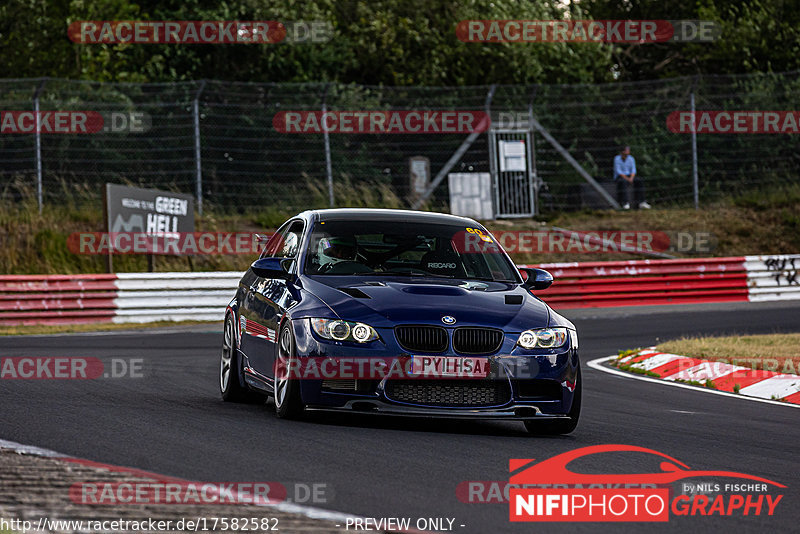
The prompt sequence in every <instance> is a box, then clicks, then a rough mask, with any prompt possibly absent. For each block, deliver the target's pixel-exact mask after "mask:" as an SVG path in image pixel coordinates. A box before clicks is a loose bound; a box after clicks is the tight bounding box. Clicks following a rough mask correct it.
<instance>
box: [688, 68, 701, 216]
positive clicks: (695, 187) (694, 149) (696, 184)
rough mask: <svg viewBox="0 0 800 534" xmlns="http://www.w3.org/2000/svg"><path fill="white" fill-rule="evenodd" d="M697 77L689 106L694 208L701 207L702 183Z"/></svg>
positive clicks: (690, 95)
mask: <svg viewBox="0 0 800 534" xmlns="http://www.w3.org/2000/svg"><path fill="white" fill-rule="evenodd" d="M696 86H697V79H695V81H693V82H692V92H691V93H689V106H690V109H691V112H692V188H693V190H694V209H696V210H699V209H700V184H699V180H698V177H697V122H696V119H695V112H694V92H695V87H696Z"/></svg>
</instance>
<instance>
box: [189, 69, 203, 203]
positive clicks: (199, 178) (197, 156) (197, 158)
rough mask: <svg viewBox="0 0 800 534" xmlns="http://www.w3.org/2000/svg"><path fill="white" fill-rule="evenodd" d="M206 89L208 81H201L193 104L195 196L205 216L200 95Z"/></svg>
mask: <svg viewBox="0 0 800 534" xmlns="http://www.w3.org/2000/svg"><path fill="white" fill-rule="evenodd" d="M205 87H206V81H205V80H200V87H199V88H198V89H197V92H196V93H195V95H194V101H193V103H192V118H193V119H194V164H195V186H196V189H195V195H196V196H197V213H199V214H200V215H202V214H203V162H202V160H201V157H202V156H201V153H200V94H201V93H202V92H203V89H205Z"/></svg>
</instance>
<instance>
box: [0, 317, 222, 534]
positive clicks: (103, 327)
mask: <svg viewBox="0 0 800 534" xmlns="http://www.w3.org/2000/svg"><path fill="white" fill-rule="evenodd" d="M198 324H205V325H209V326H211V325H215V324H217V323H216V321H156V322H153V323H125V324H116V323H100V324H59V325H19V326H6V325H2V326H0V336H25V335H47V334H71V333H78V332H104V331H109V330H145V329H148V328H162V327H169V326H189V325H198ZM220 331H221V330H220ZM0 534H2V532H0Z"/></svg>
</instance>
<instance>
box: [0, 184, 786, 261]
mask: <svg viewBox="0 0 800 534" xmlns="http://www.w3.org/2000/svg"><path fill="white" fill-rule="evenodd" d="M298 187H300V188H304V189H303V190H304V191H305V198H307V205H306V206H305V207H307V208H314V207H320V206H325V205H326V204H327V191H326V190H324V189H323V188H320V186H319V184H315V183H313V182H307V183H303V182H302V180H301V182H300V183H299V184H298ZM335 196H336V205H337V207H366V206H370V207H384V208H403V207H405V206H407V203H406V202H405V201H404V200H403V199H401V198H399V197H398V196H397V195H396V194H394V192H393V191H392V190H391V188H389V187H388V186H386V185H385V184H384V185H381V184H371V183H359V182H356V181H352V180H349V179H342V180H340V181H339V182H337V186H336V194H335ZM297 211H299V210H297V209H286V208H283V207H281V205H280V203H275V204H273V205H270V206H265V207H264V209H262V210H259V211H257V212H247V211H239V210H237V209H234V208H227V209H222V208H221V207H215V206H214V205H213V204H209V205H207V206H206V212H205V214H204V215H203V216H199V215H198V216H196V218H195V228H196V231H198V232H206V231H210V232H217V231H218V232H257V233H262V232H263V233H268V232H271V231H273V230H274V229H275V228H277V227H278V226H279V225H280V224H281V223H282V222H283V221H284V220H286V219H287V218H288V217H290V216H291V215H293V214H294V213H296V212H297ZM799 214H800V186H787V187H784V188H772V189H770V190H764V191H750V192H747V193H745V194H741V195H739V196H731V197H729V198H727V199H722V200H719V201H716V202H714V203H706V204H704V205H703V209H701V210H694V209H691V208H674V209H652V210H633V211H614V210H598V211H581V212H568V213H558V214H549V215H545V216H542V217H537V218H536V219H535V220H534V219H514V220H498V221H487V222H486V226H487V227H488V228H489V229H490V230H491V231H492V232H501V231H545V230H548V229H549V227H550V226H556V227H561V228H568V229H571V230H576V231H585V232H618V231H623V230H624V231H629V232H648V231H651V232H664V233H667V234H670V235H672V234H675V233H678V232H681V233H684V232H685V233H691V232H705V233H710V234H713V236H714V240H713V244H714V247H713V250H711V251H703V252H691V251H689V252H685V253H682V252H670V253H671V254H674V255H676V256H679V257H692V256H700V257H707V256H739V255H746V254H791V253H797V252H798V251H800V215H799ZM101 231H103V217H102V206H101V204H100V202H98V201H94V200H92V201H89V200H85V201H82V202H78V201H76V200H70V199H69V198H65V200H64V201H63V202H61V203H58V204H54V203H47V204H46V205H45V209H44V210H43V213H42V214H39V210H38V207H37V204H36V199H35V195H33V194H32V193H30V192H27V193H26V194H25V195H23V196H22V198H20V199H18V200H16V201H10V200H8V199H6V200H3V201H0V272H2V273H5V274H71V273H101V272H104V271H105V259H104V258H103V257H102V256H90V255H76V254H73V253H72V252H70V251H69V250H68V249H67V238H68V237H69V235H70V234H72V233H73V232H101ZM639 257H640V256H636V255H633V254H625V253H619V252H618V253H611V252H607V253H591V254H586V253H584V254H579V253H567V252H561V253H559V252H557V253H547V254H544V253H536V254H533V253H526V254H512V258H513V259H514V261H516V262H518V263H544V262H556V261H597V260H618V259H637V258H639ZM641 257H642V258H644V257H645V256H641ZM190 258H192V259H191V261H190ZM253 259H254V258H253V257H251V256H249V255H205V256H203V255H195V256H185V257H179V256H156V259H155V270H156V271H192V270H193V271H214V270H238V271H244V270H245V269H246V268H247V266H248V265H249V264H250V262H251V261H252V260H253ZM114 270H115V271H116V272H143V271H146V270H147V259H146V258H145V256H142V255H116V256H114Z"/></svg>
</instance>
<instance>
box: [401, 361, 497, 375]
mask: <svg viewBox="0 0 800 534" xmlns="http://www.w3.org/2000/svg"><path fill="white" fill-rule="evenodd" d="M411 371H412V373H413V374H415V375H422V376H426V377H430V378H434V377H442V376H445V377H448V378H451V377H454V378H486V377H487V376H489V360H488V359H486V358H470V357H468V356H467V357H461V356H413V357H412V360H411Z"/></svg>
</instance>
